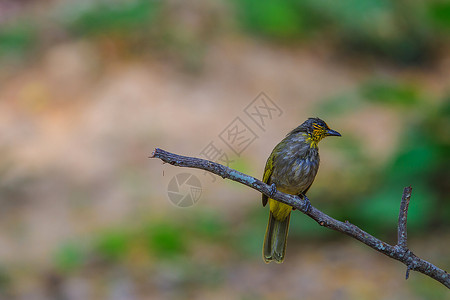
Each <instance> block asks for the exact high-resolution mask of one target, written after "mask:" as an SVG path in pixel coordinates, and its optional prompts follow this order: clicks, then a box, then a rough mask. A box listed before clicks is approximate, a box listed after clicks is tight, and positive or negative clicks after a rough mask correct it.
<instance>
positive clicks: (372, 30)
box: [0, 0, 450, 68]
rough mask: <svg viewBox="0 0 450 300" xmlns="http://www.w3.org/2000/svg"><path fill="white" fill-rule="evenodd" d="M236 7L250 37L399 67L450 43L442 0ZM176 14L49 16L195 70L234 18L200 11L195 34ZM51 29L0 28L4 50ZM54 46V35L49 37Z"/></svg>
mask: <svg viewBox="0 0 450 300" xmlns="http://www.w3.org/2000/svg"><path fill="white" fill-rule="evenodd" d="M197 5H199V4H197ZM231 5H232V6H233V7H234V10H231V13H232V14H233V15H232V16H231V17H234V18H235V19H236V21H237V23H238V24H239V26H240V28H242V29H243V30H244V31H246V32H248V33H250V34H252V35H257V36H261V37H265V38H267V39H268V40H273V41H275V42H277V43H279V42H285V43H296V42H303V41H311V40H313V39H315V38H320V39H322V40H327V41H328V42H329V43H330V46H333V45H334V46H335V47H337V48H338V49H339V48H342V49H343V50H344V52H346V53H348V54H349V55H355V54H357V55H361V54H364V53H367V54H371V55H376V56H380V57H385V58H388V59H390V60H391V61H394V62H399V63H421V62H424V61H427V60H432V59H433V57H434V56H435V54H436V53H434V52H435V50H436V49H437V48H438V46H439V45H440V44H442V42H448V41H449V36H448V32H449V29H450V13H449V11H450V8H449V7H450V5H449V4H448V2H446V1H440V0H432V1H405V0H400V1H387V0H383V1H379V0H343V1H332V0H286V1H282V2H279V1H276V0H262V1H256V0H240V1H233V2H232V3H231ZM197 8H199V7H197ZM172 11H176V5H175V4H174V3H170V2H164V1H145V0H131V1H67V2H64V3H61V4H59V5H56V9H53V10H50V11H49V14H50V18H51V20H52V21H56V22H55V23H53V26H54V32H58V33H59V34H61V33H64V35H68V37H89V36H97V37H98V36H107V37H108V39H109V40H114V39H118V40H117V42H118V43H119V44H121V45H129V46H131V47H133V48H134V50H137V49H140V50H141V51H145V50H146V49H147V50H149V49H158V48H161V47H162V48H163V49H164V50H165V51H167V52H168V53H171V52H172V53H173V54H175V56H176V57H180V58H182V59H183V60H185V61H186V63H187V64H188V65H189V64H190V65H192V66H194V68H196V67H195V66H197V67H198V65H201V57H202V52H203V51H204V47H205V42H206V40H208V39H210V38H212V37H214V36H215V35H217V33H218V32H220V28H221V26H220V23H226V22H225V20H226V19H227V18H229V17H227V16H226V15H216V14H215V13H214V12H213V13H212V14H211V15H210V16H208V15H206V14H202V13H200V15H199V16H198V17H199V18H200V19H202V22H204V23H205V27H204V29H202V30H197V29H196V28H195V27H194V28H191V27H190V26H189V25H188V24H184V23H183V21H182V20H181V22H179V21H180V19H179V18H178V17H177V13H174V14H173V13H172ZM200 11H201V9H200ZM233 11H234V12H233ZM47 17H48V16H47ZM171 21H172V22H171ZM49 25H50V24H48V23H46V22H41V21H40V20H39V19H34V20H32V21H27V22H24V21H22V22H21V23H19V24H8V26H2V27H3V28H2V29H1V30H0V53H1V52H5V51H7V52H10V53H11V52H15V53H18V54H19V53H22V54H25V52H30V51H31V50H32V49H36V48H37V47H38V46H42V45H41V44H42V43H41V40H42V37H41V36H40V32H43V31H46V30H47V29H48V26H49ZM185 25H188V26H185ZM50 26H51V25H50ZM47 32H48V30H47ZM58 39H59V38H57V37H56V36H55V38H54V39H53V40H58ZM49 41H52V38H50V39H48V38H46V43H48V42H49ZM124 41H126V42H124Z"/></svg>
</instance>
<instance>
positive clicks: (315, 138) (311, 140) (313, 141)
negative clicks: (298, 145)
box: [304, 133, 322, 148]
mask: <svg viewBox="0 0 450 300" xmlns="http://www.w3.org/2000/svg"><path fill="white" fill-rule="evenodd" d="M304 136H305V137H306V138H305V142H306V143H308V144H309V147H310V148H317V147H318V146H317V145H318V144H319V141H320V140H321V139H322V137H321V136H320V135H311V134H307V133H305V134H304Z"/></svg>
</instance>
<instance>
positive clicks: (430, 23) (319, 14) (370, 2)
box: [235, 0, 450, 63]
mask: <svg viewBox="0 0 450 300" xmlns="http://www.w3.org/2000/svg"><path fill="white" fill-rule="evenodd" d="M235 6H236V9H237V12H238V15H239V20H240V23H241V24H242V27H243V28H244V29H246V30H248V31H249V32H251V33H255V34H258V35H260V36H263V37H267V38H269V39H275V40H277V41H279V40H284V41H286V42H295V41H298V40H302V39H305V38H306V37H311V36H323V37H325V38H327V39H331V40H334V41H335V42H336V43H335V44H336V45H338V46H339V47H342V48H344V49H345V50H346V51H349V52H350V53H352V54H357V53H359V54H361V53H371V54H375V55H380V56H384V57H386V58H389V59H391V60H393V61H397V62H401V63H416V62H422V61H423V60H427V59H429V58H430V56H432V55H433V53H432V51H433V49H434V46H435V44H436V42H437V41H438V40H442V39H444V40H447V41H448V36H447V35H446V34H445V33H444V32H442V29H443V28H446V29H448V27H449V26H448V25H449V23H450V14H449V13H448V4H447V3H442V2H439V1H427V2H421V1H414V2H411V1H409V2H406V1H379V0H343V1H332V0H319V1H317V0H289V1H283V2H279V1H276V0H263V1H255V0H243V1H235Z"/></svg>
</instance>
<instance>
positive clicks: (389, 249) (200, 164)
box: [150, 148, 450, 289]
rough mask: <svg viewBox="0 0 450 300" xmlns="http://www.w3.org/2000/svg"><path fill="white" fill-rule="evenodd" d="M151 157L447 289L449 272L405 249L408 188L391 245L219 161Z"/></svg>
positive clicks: (168, 155)
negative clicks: (301, 218)
mask: <svg viewBox="0 0 450 300" xmlns="http://www.w3.org/2000/svg"><path fill="white" fill-rule="evenodd" d="M150 158H159V159H161V160H162V161H163V162H166V163H169V164H171V165H174V166H179V167H188V168H196V169H202V170H205V171H209V172H211V173H214V174H216V175H219V176H221V177H222V178H227V179H230V180H233V181H237V182H240V183H242V184H244V185H246V186H248V187H251V188H253V189H255V190H257V191H259V192H261V193H263V194H265V195H267V196H268V197H270V198H272V199H274V200H277V201H280V202H283V203H285V204H287V205H290V206H292V207H293V208H295V209H297V210H299V211H301V212H303V213H304V214H306V215H308V216H309V217H311V218H312V219H314V220H315V221H316V222H317V223H319V225H321V226H324V227H327V228H330V229H333V230H335V231H339V232H341V233H344V234H346V235H348V236H350V237H352V238H354V239H357V240H358V241H360V242H362V243H364V244H366V245H367V246H369V247H371V248H373V249H375V250H376V251H378V252H381V253H383V254H384V255H387V256H389V257H391V258H393V259H395V260H398V261H400V262H402V263H404V264H405V265H406V266H407V276H406V278H408V275H409V270H413V271H417V272H421V273H423V274H425V275H428V276H429V277H431V278H433V279H435V280H437V281H439V282H440V283H442V284H443V285H445V286H446V287H447V288H449V289H450V274H448V273H447V272H446V271H444V270H442V269H440V268H438V267H436V266H435V265H433V264H431V263H429V262H427V261H425V260H423V259H421V258H419V257H417V256H416V255H414V253H412V252H411V251H410V250H409V249H408V248H407V243H406V238H407V236H406V220H407V213H408V205H409V200H410V197H411V187H406V188H405V189H404V192H403V197H402V201H401V206H400V215H399V224H398V243H397V245H395V246H392V245H389V244H388V243H385V242H383V241H381V240H379V239H377V238H375V237H374V236H372V235H370V234H369V233H367V232H365V231H364V230H362V229H360V228H359V227H357V226H356V225H353V224H352V223H350V222H348V221H345V222H341V221H338V220H336V219H333V218H332V217H330V216H328V215H327V214H325V213H323V212H321V211H320V210H318V209H317V208H315V207H313V206H311V208H310V209H309V210H308V211H307V210H306V206H307V205H306V202H305V201H304V200H302V199H300V198H299V197H298V196H295V195H289V194H285V193H282V192H279V191H276V192H275V193H273V194H271V187H270V186H269V185H267V184H265V183H264V182H262V181H260V180H258V179H256V178H254V177H252V176H249V175H246V174H244V173H241V172H239V171H236V170H233V169H231V168H229V167H225V166H223V165H221V164H218V163H215V162H212V161H209V160H205V159H200V158H194V157H188V156H181V155H177V154H173V153H170V152H167V151H164V150H162V149H159V148H156V149H155V150H154V151H153V153H152V156H150Z"/></svg>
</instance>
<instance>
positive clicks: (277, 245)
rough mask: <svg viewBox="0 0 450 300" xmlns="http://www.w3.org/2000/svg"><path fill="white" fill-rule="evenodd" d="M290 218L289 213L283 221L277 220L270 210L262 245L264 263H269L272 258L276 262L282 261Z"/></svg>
mask: <svg viewBox="0 0 450 300" xmlns="http://www.w3.org/2000/svg"><path fill="white" fill-rule="evenodd" d="M290 219H291V214H290V213H289V214H288V215H287V217H286V218H285V219H284V220H283V221H279V220H277V219H275V217H274V216H273V214H272V212H270V214H269V223H268V224H267V230H266V235H265V237H264V246H263V258H264V261H265V262H266V263H270V262H271V261H272V260H274V261H276V262H277V263H282V262H283V260H284V254H285V253H286V241H287V235H288V232H289V220H290Z"/></svg>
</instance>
